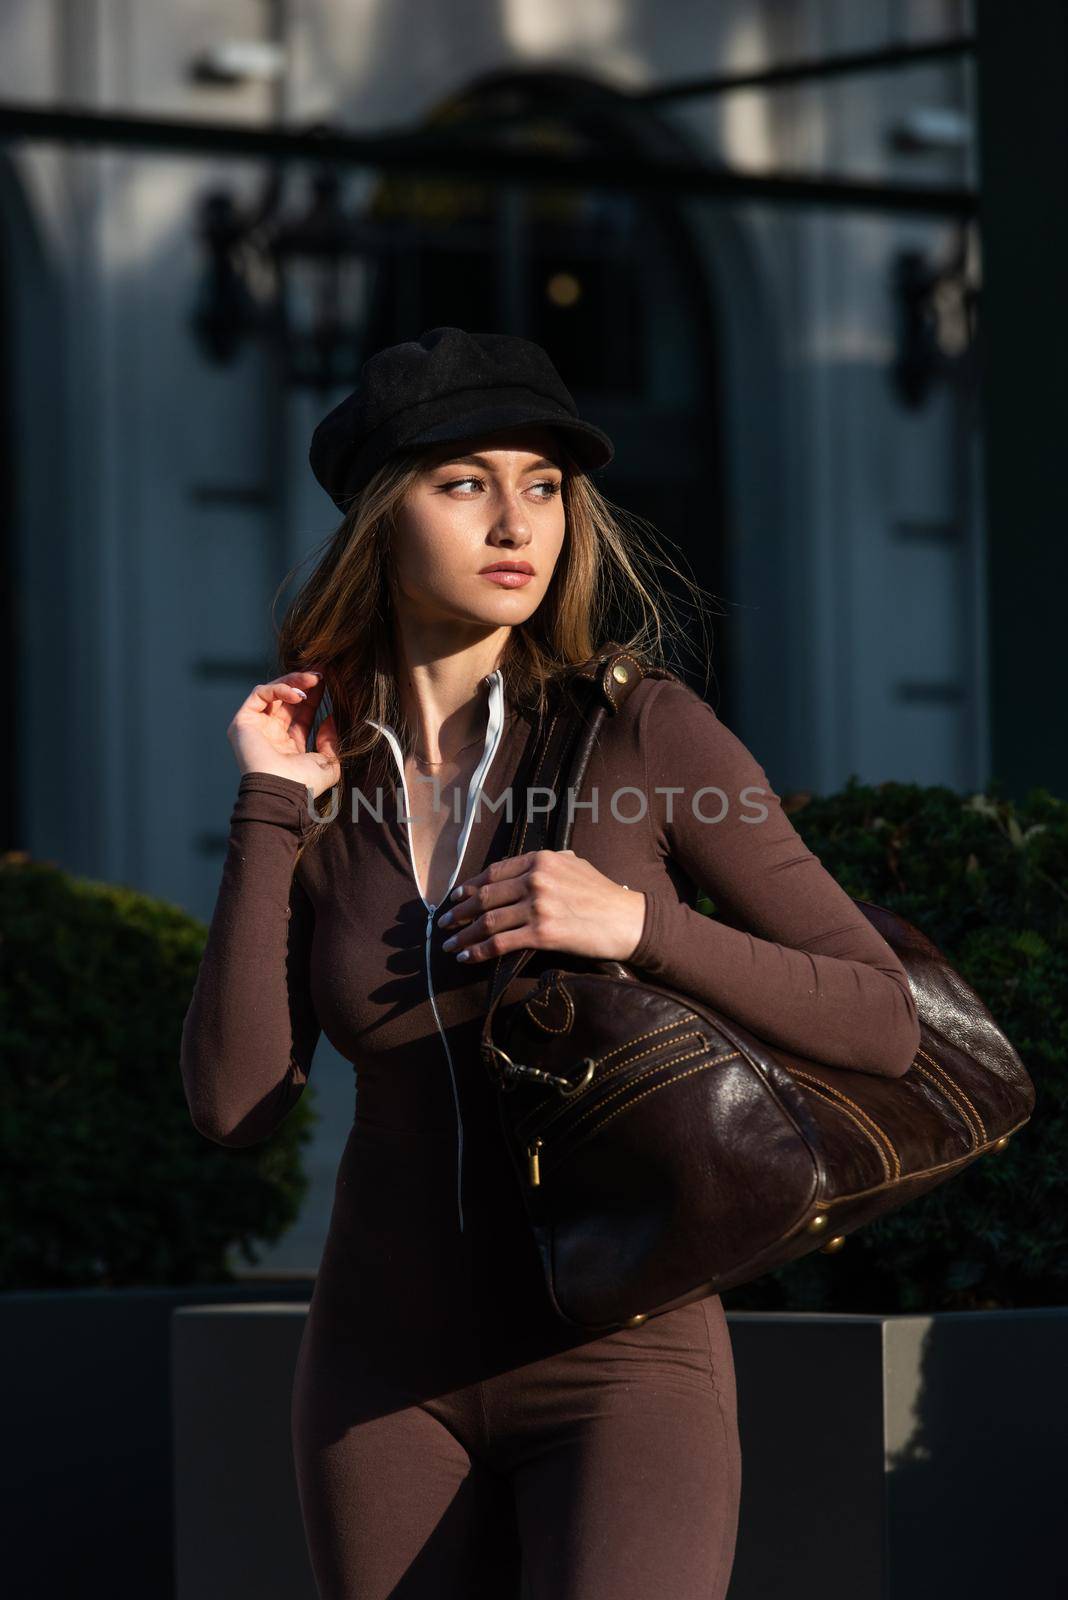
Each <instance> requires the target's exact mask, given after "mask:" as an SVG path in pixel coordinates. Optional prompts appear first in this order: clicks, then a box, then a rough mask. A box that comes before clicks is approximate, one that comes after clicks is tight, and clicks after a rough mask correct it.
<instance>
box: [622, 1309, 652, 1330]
mask: <svg viewBox="0 0 1068 1600" xmlns="http://www.w3.org/2000/svg"><path fill="white" fill-rule="evenodd" d="M648 1317H649V1313H648V1311H638V1312H635V1314H634V1316H633V1317H628V1318H627V1320H626V1322H624V1324H623V1326H624V1327H625V1328H638V1327H640V1326H641V1324H642V1323H643V1322H646V1321H647V1320H648Z"/></svg>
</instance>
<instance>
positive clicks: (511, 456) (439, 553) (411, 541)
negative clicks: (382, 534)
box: [392, 427, 565, 626]
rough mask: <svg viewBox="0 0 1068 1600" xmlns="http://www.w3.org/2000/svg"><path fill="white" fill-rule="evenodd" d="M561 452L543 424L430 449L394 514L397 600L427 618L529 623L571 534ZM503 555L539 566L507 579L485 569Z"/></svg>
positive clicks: (554, 438) (503, 431)
mask: <svg viewBox="0 0 1068 1600" xmlns="http://www.w3.org/2000/svg"><path fill="white" fill-rule="evenodd" d="M561 459H562V458H561V454H560V448H559V443H558V440H557V438H556V435H555V433H554V431H553V430H552V429H551V428H546V427H531V428H522V429H519V428H515V429H505V430H501V431H498V432H494V433H480V434H477V435H472V436H471V437H470V438H467V439H461V440H457V441H453V442H452V443H450V444H448V445H441V446H438V447H436V448H435V450H434V451H433V453H431V454H428V456H427V464H426V467H425V469H424V470H423V472H422V473H421V474H420V477H419V478H418V480H417V481H416V483H415V484H414V486H413V487H412V489H411V490H410V491H409V493H408V496H407V498H406V499H405V501H404V504H403V506H402V507H401V509H400V511H399V513H398V516H397V525H396V531H395V534H394V537H393V545H392V548H393V563H394V573H395V580H396V584H397V589H398V601H399V604H400V605H401V606H404V607H407V608H409V609H410V610H411V611H413V612H415V613H416V614H418V615H419V616H420V617H422V618H425V619H426V620H429V619H431V618H434V619H436V620H442V619H445V618H449V617H454V618H457V619H460V618H462V619H463V620H464V621H468V622H484V623H489V624H491V625H496V626H505V625H514V624H517V623H522V622H525V621H526V619H527V618H528V617H529V616H530V615H531V614H532V613H533V612H534V611H535V610H536V609H537V607H538V605H539V604H540V603H541V600H542V598H543V597H544V595H545V592H546V590H547V589H548V587H549V581H550V579H551V578H552V575H553V569H554V568H555V566H556V562H557V558H558V557H559V554H560V550H561V548H562V546H563V542H564V533H565V519H564V504H563V494H562V484H563V477H564V474H563V469H562V467H561V465H560V462H561ZM498 561H519V562H525V563H528V564H529V565H530V566H531V567H532V568H533V569H534V570H533V575H532V576H531V577H529V578H528V579H526V580H525V581H523V582H522V583H520V584H518V585H517V586H515V587H506V586H505V584H504V583H503V582H501V581H499V580H495V579H491V578H489V577H487V576H485V575H484V574H483V571H482V569H483V568H485V567H489V566H491V565H492V564H493V563H494V562H498Z"/></svg>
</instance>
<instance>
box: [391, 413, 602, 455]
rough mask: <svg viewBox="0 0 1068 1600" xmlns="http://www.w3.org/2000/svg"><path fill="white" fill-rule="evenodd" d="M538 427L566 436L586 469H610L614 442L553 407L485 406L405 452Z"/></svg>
mask: <svg viewBox="0 0 1068 1600" xmlns="http://www.w3.org/2000/svg"><path fill="white" fill-rule="evenodd" d="M539 426H542V427H547V428H559V429H560V430H561V431H563V432H564V433H566V434H567V444H568V448H569V449H570V450H571V451H572V453H573V454H574V456H575V457H576V459H577V460H578V461H579V462H580V463H581V465H582V466H583V467H584V468H586V469H592V468H595V467H604V466H607V465H608V463H609V462H610V461H611V460H612V457H613V456H614V454H615V448H614V446H613V444H612V441H611V439H610V438H609V437H608V435H607V434H606V433H602V432H601V430H600V428H595V427H594V426H593V424H592V423H591V422H580V421H579V420H578V419H577V418H575V417H569V416H566V415H561V414H560V413H559V412H558V411H554V410H553V409H552V408H551V407H546V408H545V409H544V410H538V409H537V408H536V407H532V406H523V405H508V404H505V405H499V404H498V405H492V406H484V407H482V408H481V409H480V410H477V411H469V412H467V413H466V415H464V416H458V417H450V418H449V420H448V421H447V422H439V423H437V424H435V426H434V427H432V428H425V429H423V430H422V431H421V432H420V433H419V434H417V435H416V436H415V438H412V439H408V440H406V441H405V449H409V448H411V446H412V445H420V444H447V443H450V442H451V441H453V440H455V439H469V438H471V437H472V436H473V435H474V434H477V433H496V432H498V431H499V430H504V429H508V430H515V429H517V428H523V427H528V428H533V427H539Z"/></svg>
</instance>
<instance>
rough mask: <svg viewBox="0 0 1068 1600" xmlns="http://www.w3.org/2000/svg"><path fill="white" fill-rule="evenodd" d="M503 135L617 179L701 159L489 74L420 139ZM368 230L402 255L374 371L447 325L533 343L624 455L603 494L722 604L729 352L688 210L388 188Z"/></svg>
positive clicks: (378, 299)
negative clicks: (724, 384) (582, 157)
mask: <svg viewBox="0 0 1068 1600" xmlns="http://www.w3.org/2000/svg"><path fill="white" fill-rule="evenodd" d="M501 122H504V123H506V124H507V125H508V126H509V127H510V128H511V129H512V131H511V133H510V134H505V135H503V136H504V137H510V138H511V139H512V140H514V142H515V145H516V147H517V148H518V149H522V150H531V149H534V150H537V149H541V150H545V149H550V148H551V149H553V150H554V151H561V150H563V151H576V152H578V151H582V152H584V153H586V154H589V155H600V156H609V157H611V158H613V159H615V160H618V161H619V162H620V163H626V162H627V161H628V160H631V159H634V158H636V157H641V158H646V159H648V158H649V157H650V156H660V157H663V158H675V159H679V158H680V157H683V156H686V157H691V158H692V157H693V155H694V152H693V151H692V150H691V149H689V148H688V147H686V145H685V144H684V141H683V139H682V136H681V135H680V134H679V133H678V132H677V130H675V129H674V128H672V127H670V126H668V125H667V124H665V123H664V122H662V121H661V120H660V119H659V118H658V117H657V115H656V114H655V113H654V112H651V111H650V110H649V109H647V108H644V107H640V106H636V105H634V104H633V103H632V102H630V101H629V100H628V99H627V97H626V96H625V95H621V94H620V93H619V92H618V91H617V90H615V89H612V88H609V87H607V86H604V85H602V84H599V83H597V82H595V81H592V80H590V79H588V78H586V77H583V76H582V75H580V74H573V73H566V72H557V71H551V72H513V71H509V70H504V71H500V72H494V73H490V74H488V75H486V76H484V77H481V78H479V79H478V80H476V81H475V82H474V83H473V84H471V85H468V86H467V87H466V88H465V89H463V90H462V91H461V92H459V93H458V94H456V95H454V96H452V97H451V98H450V99H449V100H447V101H446V102H444V103H443V104H442V105H440V106H438V107H437V108H436V109H434V110H433V111H432V112H431V113H430V114H429V116H428V117H427V118H426V119H424V124H423V126H424V127H427V126H429V127H432V128H438V129H441V130H442V132H443V133H446V132H447V131H448V130H452V129H460V128H463V127H464V125H465V124H471V125H472V127H473V126H474V125H477V126H479V127H485V126H486V125H487V124H499V123H501ZM501 136H502V135H501V134H500V133H498V134H497V135H496V137H498V138H500V137H501ZM367 216H368V219H369V220H371V221H373V222H376V223H379V224H385V225H386V228H387V230H388V232H389V234H390V236H392V237H393V238H394V239H395V240H396V242H397V247H396V249H395V251H390V252H389V253H388V254H386V255H385V256H383V257H381V258H380V259H379V260H378V261H377V262H376V264H375V267H374V269H373V271H372V274H371V281H370V286H369V294H368V299H367V315H366V319H365V323H364V337H363V354H364V356H366V355H370V354H371V353H372V352H373V351H375V350H378V349H381V348H382V347H383V346H385V345H388V344H393V343H396V342H397V341H399V340H403V339H410V338H412V337H413V335H414V334H415V333H417V332H419V331H421V330H422V329H424V328H427V327H434V326H437V325H440V324H443V323H449V324H453V325H456V326H460V327H470V328H475V329H494V330H495V331H500V332H508V333H515V334H520V335H522V336H523V337H525V338H530V339H535V340H537V341H538V343H540V344H542V345H543V346H544V347H545V348H546V349H547V350H548V352H549V354H550V355H551V357H552V359H553V361H554V362H555V363H556V365H557V367H558V369H559V370H560V373H561V375H562V376H563V378H564V381H565V382H566V383H567V385H568V387H569V388H570V389H571V391H572V393H573V394H574V396H575V399H576V401H577V403H578V406H579V409H580V411H581V412H582V413H583V414H584V415H588V416H589V417H590V419H591V420H592V421H594V422H596V423H597V424H598V425H599V426H602V427H604V428H605V429H606V431H607V432H608V433H609V434H610V435H611V437H612V439H613V441H614V443H615V446H616V457H615V460H614V461H613V462H612V463H611V465H610V466H609V467H608V468H606V469H605V470H604V471H603V472H602V473H600V474H599V475H598V478H597V482H598V484H599V485H600V487H601V488H602V489H603V491H604V493H605V494H606V495H607V496H608V498H609V499H610V500H612V501H614V502H615V503H617V504H618V505H620V506H622V507H624V508H625V509H626V510H627V511H630V512H633V513H635V514H637V515H638V516H640V517H643V518H648V519H649V521H650V522H651V523H652V524H653V525H654V527H655V528H656V529H657V530H658V532H659V533H660V534H661V535H663V536H664V538H665V539H666V541H668V555H669V556H670V557H672V558H673V559H678V557H677V556H676V552H675V551H674V550H673V549H672V548H671V546H672V545H676V546H678V549H679V550H680V551H681V552H682V558H683V559H682V565H683V569H684V570H686V569H687V567H688V568H689V569H690V570H692V572H693V574H694V576H695V577H696V578H697V580H698V581H699V582H700V583H701V584H702V585H703V586H704V588H705V589H706V590H708V591H710V592H711V593H712V594H714V595H718V594H720V593H721V592H722V590H723V588H724V587H725V584H724V567H725V554H726V552H725V531H724V530H725V525H726V518H725V512H724V504H725V493H724V463H723V459H722V443H721V441H722V432H723V429H722V422H721V415H722V404H721V372H722V362H721V353H720V337H719V329H718V326H717V317H716V314H715V306H714V301H713V296H712V294H711V293H710V285H709V275H708V271H707V265H706V261H705V258H704V254H703V251H702V247H701V241H700V239H699V238H698V237H697V236H696V234H695V232H694V230H693V228H692V226H691V223H690V220H689V217H688V216H687V213H686V209H685V207H684V206H683V205H682V204H680V202H679V200H678V199H677V197H674V196H672V195H660V194H657V193H655V192H643V193H635V194H629V193H626V192H625V191H620V190H616V191H607V190H602V191H595V190H579V189H575V188H571V189H564V188H558V189H553V188H549V187H525V186H519V185H509V184H508V183H507V182H501V181H499V180H486V181H478V180H471V179H453V178H447V177H444V178H443V177H437V176H429V177H423V176H414V177H409V176H407V175H389V176H387V177H384V178H382V179H381V180H380V181H379V182H378V184H377V185H376V187H375V188H374V190H373V192H372V195H371V197H370V200H369V202H368V205H367ZM666 581H667V586H668V587H669V589H671V590H672V591H673V592H677V590H676V588H675V586H674V585H673V584H672V583H671V581H670V578H668V579H667V580H666ZM706 615H707V618H708V624H709V630H710V634H711V637H712V640H713V642H714V643H715V649H716V654H715V668H716V676H717V678H719V677H720V676H721V675H722V673H723V669H724V665H725V662H724V656H723V652H722V645H723V641H722V639H721V638H720V637H719V635H718V632H717V630H716V629H715V627H714V623H715V620H716V613H715V611H714V610H713V611H711V612H709V613H706ZM695 643H698V644H699V640H696V639H695ZM702 670H703V669H702ZM702 670H699V671H698V672H697V674H692V673H691V676H696V677H697V678H698V679H700V677H701V675H702ZM728 681H729V680H728Z"/></svg>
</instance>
